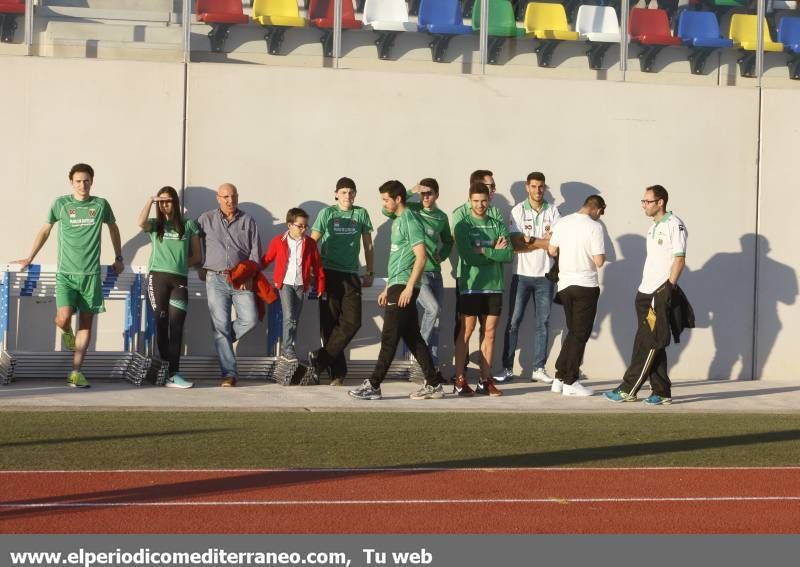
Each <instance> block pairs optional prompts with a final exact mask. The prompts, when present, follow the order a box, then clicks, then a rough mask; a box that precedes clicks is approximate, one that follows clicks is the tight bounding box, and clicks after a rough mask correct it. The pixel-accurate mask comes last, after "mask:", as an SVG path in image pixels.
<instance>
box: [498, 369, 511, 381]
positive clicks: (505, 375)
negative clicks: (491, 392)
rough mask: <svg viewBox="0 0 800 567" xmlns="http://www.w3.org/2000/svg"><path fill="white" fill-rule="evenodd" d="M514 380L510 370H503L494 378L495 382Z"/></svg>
mask: <svg viewBox="0 0 800 567" xmlns="http://www.w3.org/2000/svg"><path fill="white" fill-rule="evenodd" d="M513 380H514V371H513V370H512V369H511V368H503V371H502V372H501V373H500V374H498V375H497V376H495V377H494V381H495V382H511V381H513Z"/></svg>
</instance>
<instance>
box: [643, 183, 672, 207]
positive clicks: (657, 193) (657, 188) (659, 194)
mask: <svg viewBox="0 0 800 567" xmlns="http://www.w3.org/2000/svg"><path fill="white" fill-rule="evenodd" d="M645 191H652V192H653V196H654V197H655V198H656V200H658V199H661V200H662V201H664V208H665V209H666V208H667V203H668V202H669V193H668V192H667V190H666V189H664V187H663V186H661V185H653V186H651V187H648V188H647V189H645Z"/></svg>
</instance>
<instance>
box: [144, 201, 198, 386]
mask: <svg viewBox="0 0 800 567" xmlns="http://www.w3.org/2000/svg"><path fill="white" fill-rule="evenodd" d="M154 204H155V205H157V207H156V217H155V218H152V217H150V218H149V215H150V209H151V208H152V206H153V205H154ZM138 223H139V227H140V228H141V229H142V230H143V231H144V232H146V233H148V234H149V235H150V240H151V241H152V243H153V251H152V253H151V254H150V261H149V262H148V264H147V269H148V274H147V295H148V297H149V299H150V306H151V307H152V308H153V314H154V315H155V319H156V343H157V344H158V353H159V355H160V356H161V359H162V360H166V361H167V363H168V364H169V372H168V376H167V382H166V386H167V388H191V387H192V383H191V382H189V381H188V380H186V379H185V378H183V376H181V375H180V374H179V372H178V370H179V366H180V358H181V346H182V344H183V323H184V321H185V320H186V307H187V305H188V303H189V290H188V287H187V284H188V281H187V276H188V274H189V266H192V265H194V264H196V263H198V262H199V261H200V237H199V236H198V230H197V225H196V224H195V222H194V221H193V220H190V219H186V220H184V218H183V215H182V214H181V203H180V199H179V198H178V192H177V191H175V189H173V188H172V187H162V188H161V189H160V190H159V191H158V194H157V195H156V196H155V197H148V198H147V202H146V203H145V205H144V208H142V211H141V212H140V213H139V221H138ZM190 251H191V253H190Z"/></svg>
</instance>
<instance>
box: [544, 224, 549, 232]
mask: <svg viewBox="0 0 800 567" xmlns="http://www.w3.org/2000/svg"><path fill="white" fill-rule="evenodd" d="M544 231H545V232H550V225H549V224H546V225H544Z"/></svg>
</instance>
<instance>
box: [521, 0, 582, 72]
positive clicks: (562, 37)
mask: <svg viewBox="0 0 800 567" xmlns="http://www.w3.org/2000/svg"><path fill="white" fill-rule="evenodd" d="M523 25H524V27H525V35H526V36H527V37H533V38H535V39H538V40H539V43H538V45H537V46H536V59H537V62H538V63H539V67H549V66H550V60H551V58H552V57H553V51H555V49H556V47H557V46H558V43H559V42H560V41H578V39H579V37H580V36H579V35H578V32H574V31H572V30H571V29H569V24H568V23H567V12H566V11H565V10H564V6H562V5H561V4H550V3H545V2H530V3H529V4H528V7H527V8H526V9H525V20H524V22H523Z"/></svg>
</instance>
